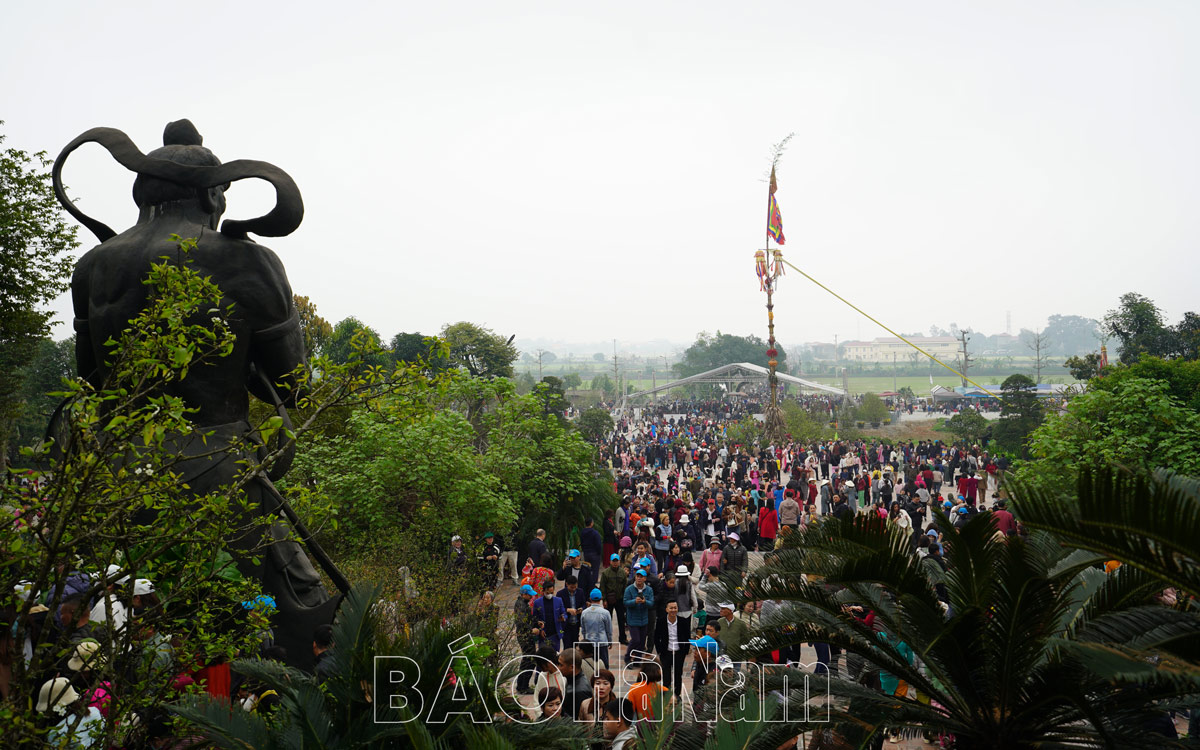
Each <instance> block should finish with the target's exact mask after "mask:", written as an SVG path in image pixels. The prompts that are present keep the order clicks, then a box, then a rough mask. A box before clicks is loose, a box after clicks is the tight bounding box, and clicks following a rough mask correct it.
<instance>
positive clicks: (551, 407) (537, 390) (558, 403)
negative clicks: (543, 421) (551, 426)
mask: <svg viewBox="0 0 1200 750" xmlns="http://www.w3.org/2000/svg"><path fill="white" fill-rule="evenodd" d="M533 393H534V395H535V396H537V398H538V400H539V401H541V402H542V408H543V409H544V410H545V411H546V413H547V414H553V415H555V416H557V417H559V418H560V419H561V418H564V417H565V412H566V411H567V406H568V404H567V395H566V394H567V389H566V387H565V386H564V384H563V381H562V380H561V379H559V378H556V377H555V376H553V375H547V376H546V377H544V378H542V381H541V382H540V383H538V384H537V386H535V387H534V389H533Z"/></svg>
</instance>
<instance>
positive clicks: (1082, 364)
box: [1063, 352, 1100, 381]
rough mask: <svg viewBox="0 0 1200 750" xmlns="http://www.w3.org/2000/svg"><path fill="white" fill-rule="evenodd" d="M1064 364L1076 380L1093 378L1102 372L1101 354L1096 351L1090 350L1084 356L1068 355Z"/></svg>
mask: <svg viewBox="0 0 1200 750" xmlns="http://www.w3.org/2000/svg"><path fill="white" fill-rule="evenodd" d="M1063 366H1064V367H1066V368H1067V369H1068V370H1069V371H1070V373H1071V377H1073V378H1075V379H1076V380H1084V381H1087V380H1091V379H1092V378H1094V377H1096V375H1097V374H1098V373H1099V372H1100V355H1099V354H1098V353H1096V352H1089V353H1087V354H1085V355H1083V356H1082V357H1067V358H1066V359H1065V360H1064V361H1063Z"/></svg>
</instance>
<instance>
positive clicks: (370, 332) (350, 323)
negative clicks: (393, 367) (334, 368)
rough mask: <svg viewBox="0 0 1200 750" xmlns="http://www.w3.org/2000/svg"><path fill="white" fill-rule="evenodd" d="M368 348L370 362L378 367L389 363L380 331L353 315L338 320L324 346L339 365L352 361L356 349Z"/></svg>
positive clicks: (332, 360)
mask: <svg viewBox="0 0 1200 750" xmlns="http://www.w3.org/2000/svg"><path fill="white" fill-rule="evenodd" d="M368 348H369V349H370V350H371V353H370V356H369V359H368V362H369V364H371V365H373V366H377V367H382V366H385V365H386V364H387V360H388V358H387V356H386V354H385V353H384V351H383V345H382V342H381V341H380V338H379V333H377V332H376V331H375V329H374V328H371V327H370V326H368V325H367V324H366V323H363V322H362V321H361V320H359V319H358V318H355V317H353V316H351V317H349V318H345V319H343V320H340V321H338V323H337V325H335V326H334V327H333V333H332V334H330V336H329V341H328V343H326V345H325V347H324V349H325V356H327V357H328V358H329V359H330V361H331V362H333V363H334V364H339V365H344V364H346V363H348V362H350V361H351V360H352V359H353V358H354V356H355V350H356V349H357V350H358V351H359V352H362V351H364V350H366V349H368Z"/></svg>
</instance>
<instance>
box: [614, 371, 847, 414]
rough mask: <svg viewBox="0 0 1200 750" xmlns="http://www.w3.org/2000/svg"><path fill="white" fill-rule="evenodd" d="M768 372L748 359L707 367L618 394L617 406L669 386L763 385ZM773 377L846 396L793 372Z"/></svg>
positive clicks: (734, 388) (663, 389) (731, 389)
mask: <svg viewBox="0 0 1200 750" xmlns="http://www.w3.org/2000/svg"><path fill="white" fill-rule="evenodd" d="M770 374H771V372H770V370H768V369H767V368H765V367H763V366H761V365H752V364H750V363H749V362H737V363H734V364H730V365H724V366H722V367H717V368H715V369H712V370H708V371H707V372H701V373H697V374H696V375H691V376H689V377H686V378H681V379H679V380H674V381H672V382H670V383H663V384H662V385H660V386H657V387H655V388H650V389H648V390H644V391H638V392H637V393H631V394H629V395H628V396H622V397H621V401H620V403H619V404H618V406H617V408H618V409H624V408H625V407H626V406H627V405H628V403H629V401H631V400H633V399H635V398H641V397H643V396H652V395H654V394H655V393H660V392H662V391H669V390H670V389H672V388H678V387H679V386H681V385H698V384H716V385H724V386H726V387H727V388H728V389H729V390H730V391H734V390H736V389H737V387H738V386H739V385H741V384H743V383H762V384H763V385H766V383H767V381H768V379H769V377H770ZM775 377H776V378H778V379H779V382H780V383H791V384H793V385H798V386H800V387H801V388H807V389H809V390H813V391H821V392H823V393H830V394H833V395H835V396H845V395H846V392H845V391H844V390H842V389H841V388H838V387H836V386H832V385H823V384H821V383H814V382H813V381H811V380H805V379H804V378H798V377H796V376H795V375H786V374H784V373H782V372H777V373H775Z"/></svg>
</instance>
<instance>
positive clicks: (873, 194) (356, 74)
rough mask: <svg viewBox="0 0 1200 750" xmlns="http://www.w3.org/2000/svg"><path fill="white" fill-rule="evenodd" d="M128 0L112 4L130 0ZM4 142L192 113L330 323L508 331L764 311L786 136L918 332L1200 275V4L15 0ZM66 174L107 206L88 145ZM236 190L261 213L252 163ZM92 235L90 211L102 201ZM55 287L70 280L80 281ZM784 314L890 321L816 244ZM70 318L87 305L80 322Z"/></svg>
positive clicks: (31, 144)
mask: <svg viewBox="0 0 1200 750" xmlns="http://www.w3.org/2000/svg"><path fill="white" fill-rule="evenodd" d="M117 8H119V10H117ZM4 16H5V21H4V23H5V26H6V27H7V28H8V30H9V33H8V34H6V41H5V44H4V45H3V46H0V74H2V76H3V77H2V80H3V81H4V83H3V93H2V94H0V119H4V120H6V125H5V126H4V128H3V132H4V133H5V134H6V135H7V136H8V145H11V146H17V147H21V148H26V149H30V150H38V149H46V150H48V151H50V152H51V153H52V154H56V153H57V152H58V151H59V150H60V149H61V148H62V146H63V145H64V144H66V142H67V141H69V140H70V139H71V138H73V137H74V136H76V135H78V134H79V133H81V132H82V131H84V130H86V129H88V128H90V127H94V126H98V125H106V126H111V127H116V128H120V129H122V130H124V131H126V132H127V133H128V134H129V135H130V136H131V137H132V138H133V139H134V141H135V142H136V143H137V144H138V145H139V146H140V147H141V148H142V149H143V151H149V150H150V149H152V148H155V147H157V146H158V145H160V144H161V140H160V139H161V133H162V128H163V126H164V125H165V124H166V123H167V122H168V121H170V120H174V119H178V118H181V117H187V118H190V119H191V120H192V121H193V122H194V123H195V124H196V125H197V127H198V128H199V129H200V131H201V133H203V134H204V136H205V145H206V146H208V147H209V148H211V149H212V150H213V151H214V152H215V153H216V154H217V155H218V156H219V157H220V158H221V159H222V160H225V161H229V160H233V159H238V158H250V159H261V160H265V161H270V162H272V163H274V164H276V165H278V166H279V167H282V168H283V169H284V170H286V171H288V172H289V173H290V174H291V175H292V176H293V177H294V178H295V180H296V182H297V183H298V184H299V185H300V188H301V190H302V192H303V193H304V198H305V205H306V215H305V220H304V223H303V224H302V225H301V227H300V228H299V230H297V232H296V233H294V234H293V235H292V236H291V237H287V238H282V239H266V240H264V243H265V244H268V245H269V246H271V247H272V248H274V249H275V250H276V251H277V252H278V253H279V255H280V256H281V257H282V258H283V261H284V263H285V264H286V266H287V269H288V273H289V276H290V278H291V282H292V286H293V288H294V289H295V291H296V292H297V293H299V294H304V295H308V296H309V297H311V298H312V299H313V300H314V301H315V302H316V304H317V306H318V309H319V311H320V313H321V314H322V315H324V316H325V317H326V318H327V319H329V320H330V321H331V322H336V321H338V320H340V319H341V318H343V317H345V316H348V315H355V316H357V317H359V318H361V319H363V320H364V321H366V322H367V323H369V324H370V325H372V326H374V327H375V328H376V329H377V330H378V331H379V332H380V333H381V334H382V335H383V336H384V338H385V339H387V338H388V337H390V336H391V335H392V334H394V333H396V332H398V331H421V332H423V333H435V332H437V330H438V329H440V328H441V326H442V325H443V324H445V323H448V322H454V321H458V320H471V321H475V322H479V323H483V324H486V325H488V326H490V327H492V328H493V329H495V330H496V331H497V332H500V333H503V334H505V335H510V334H517V337H518V344H520V343H521V342H522V340H525V341H528V340H530V339H534V338H542V339H562V340H570V341H580V342H582V341H607V340H611V339H613V338H617V339H620V340H622V341H629V342H633V341H646V340H651V339H665V340H670V341H676V342H682V343H685V344H686V343H687V342H690V341H691V340H692V339H693V338H694V336H695V334H696V333H697V332H698V331H701V330H705V331H714V330H716V329H718V328H719V329H721V330H723V331H725V332H729V333H738V334H745V333H751V332H755V333H760V334H761V335H764V336H765V327H766V323H765V313H764V311H763V308H762V303H763V299H762V295H761V294H760V293H759V292H758V285H757V280H756V279H755V276H754V273H753V252H754V250H755V249H756V248H759V247H761V246H762V242H763V233H764V228H763V224H764V219H765V200H766V185H765V182H764V181H763V178H764V176H765V172H766V169H767V166H768V154H769V148H770V146H771V144H772V143H774V142H776V141H779V140H780V139H781V138H783V137H784V136H785V135H787V134H788V133H789V132H793V131H794V132H795V133H796V136H795V138H794V139H793V141H792V145H791V147H790V148H789V149H788V151H787V153H786V154H785V156H784V160H783V163H782V167H781V169H780V172H779V192H778V194H777V197H778V199H779V203H780V207H781V209H782V212H783V220H784V229H785V232H786V235H787V240H788V241H787V244H786V246H785V251H786V253H787V257H788V258H789V259H790V260H791V261H792V262H794V263H796V264H797V265H799V266H800V267H802V268H804V269H805V270H806V271H808V272H809V273H811V274H812V275H813V276H815V277H816V278H818V279H821V280H822V281H824V282H825V283H826V284H828V285H830V286H832V287H833V288H834V289H836V290H838V291H840V292H841V293H843V294H844V295H845V296H847V297H848V298H850V299H852V300H854V301H856V302H857V303H858V304H859V305H860V306H862V307H864V308H865V309H867V310H868V311H869V312H872V313H875V314H877V316H878V317H880V318H882V319H884V320H885V321H887V322H889V323H890V324H891V325H893V326H894V327H895V328H897V329H899V330H905V331H913V330H926V329H928V327H929V325H930V324H931V323H937V324H939V325H943V326H945V325H947V324H949V323H950V322H951V321H955V322H957V323H958V324H959V325H961V326H963V327H967V326H970V327H973V328H975V329H977V330H982V331H984V332H986V333H996V332H1000V331H1002V330H1003V329H1004V326H1005V313H1006V311H1009V310H1011V311H1012V325H1013V331H1014V333H1015V332H1016V330H1017V329H1019V328H1022V327H1030V328H1033V327H1039V326H1043V325H1045V320H1046V316H1047V315H1050V314H1054V313H1064V314H1081V315H1088V316H1092V317H1099V316H1101V315H1103V313H1104V311H1105V310H1107V309H1108V308H1111V307H1113V306H1115V304H1116V301H1117V298H1118V297H1119V295H1121V294H1122V293H1124V292H1127V291H1137V292H1140V293H1143V294H1146V295H1147V296H1149V297H1151V298H1152V299H1154V300H1155V301H1156V302H1157V303H1158V304H1159V305H1160V306H1161V307H1162V308H1163V309H1164V311H1165V312H1166V314H1167V316H1168V318H1169V319H1170V320H1171V322H1174V321H1175V320H1177V319H1178V318H1179V316H1180V315H1181V314H1182V313H1183V312H1184V311H1185V310H1194V309H1196V308H1197V307H1200V305H1198V304H1197V302H1196V299H1197V296H1196V293H1195V287H1196V280H1197V278H1198V275H1200V274H1198V273H1197V272H1198V271H1200V260H1198V259H1197V257H1198V256H1197V250H1198V243H1197V238H1198V235H1200V223H1198V222H1197V221H1196V220H1195V217H1196V210H1197V209H1196V207H1197V206H1198V205H1200V169H1198V167H1200V158H1198V156H1200V146H1198V138H1197V134H1198V133H1200V47H1197V45H1196V44H1195V40H1196V39H1197V37H1198V33H1200V3H1195V2H1157V1H1152V2H1147V1H1145V0H1142V1H1138V2H1100V1H1097V0H1087V1H1086V2H1066V1H1062V2H1060V1H1056V2H1044V0H1043V1H1040V2H1004V3H979V2H971V3H963V2H959V1H955V2H919V1H918V2H907V3H897V2H842V3H829V2H796V1H788V2H763V3H729V2H688V3H682V2H656V3H568V2H562V1H561V0H557V1H556V2H545V3H543V2H519V3H500V2H471V1H463V2H455V3H427V2H425V3H415V2H408V1H403V0H402V1H401V2H396V3H354V2H347V3H327V2H324V3H315V2H288V3H260V2H245V0H242V1H241V2H212V3H206V4H203V5H196V4H184V3H165V2H121V3H95V2H76V1H67V0H58V1H56V2H44V3H19V4H13V5H12V7H10V8H8V9H6V12H5V14H4ZM66 180H67V182H68V184H69V185H70V188H71V193H72V194H73V195H74V196H75V197H76V198H77V199H78V201H79V203H80V205H81V206H82V207H84V208H85V210H87V211H88V212H89V213H91V214H92V215H94V216H96V217H97V218H100V219H101V220H103V221H105V222H106V223H108V224H110V225H111V226H113V227H114V228H115V229H117V230H118V231H120V230H122V229H124V228H127V227H128V226H129V225H130V224H131V223H132V222H133V221H134V219H135V217H136V213H135V210H134V206H133V202H132V200H131V198H130V194H129V189H130V186H131V185H132V175H131V174H129V173H126V172H125V171H124V170H123V169H122V168H121V167H119V166H117V165H116V164H115V163H114V162H113V161H112V160H111V158H110V157H108V155H107V154H106V153H104V152H103V151H102V150H101V149H100V148H99V147H97V146H88V147H84V148H83V149H81V150H80V151H77V152H76V153H75V154H74V155H73V156H72V159H71V161H70V162H69V163H68V165H67V173H66ZM228 197H229V205H230V209H229V211H228V213H227V214H226V218H247V217H250V216H257V215H259V214H261V213H263V212H264V211H265V210H266V209H267V208H268V207H269V205H270V203H271V200H272V198H273V195H272V193H271V191H270V188H269V186H266V185H265V183H262V184H257V185H251V184H249V183H247V182H242V183H238V184H237V185H236V186H235V187H234V188H233V189H232V190H231V191H230V193H229V196H228ZM80 237H81V239H83V241H84V246H85V248H86V247H90V246H91V245H92V244H94V238H93V237H92V236H91V235H89V234H86V232H84V231H82V230H81V234H80ZM59 307H60V309H62V310H64V311H65V310H66V309H67V305H66V304H65V302H63V303H62V304H60V305H59ZM776 312H777V322H778V332H779V336H780V339H781V340H782V341H783V342H784V343H785V344H789V343H792V342H800V341H811V340H832V338H833V335H834V334H835V333H836V334H838V335H839V337H840V338H841V339H843V340H845V339H847V338H854V337H863V338H870V337H873V336H876V335H886V334H885V333H884V332H883V331H881V330H879V329H877V328H876V327H875V326H874V325H873V324H872V323H870V322H869V321H865V320H863V321H860V320H859V318H858V316H857V315H856V314H855V313H853V312H852V311H850V310H848V309H847V308H845V307H843V306H842V305H841V303H839V302H837V301H836V300H834V299H833V298H832V297H829V296H828V295H827V294H826V293H825V292H823V291H821V290H820V289H818V288H817V287H815V286H813V285H812V284H811V283H810V282H808V281H806V280H804V279H803V278H801V277H799V276H793V275H790V276H788V277H786V278H785V279H784V280H783V284H782V287H781V291H780V293H779V295H778V296H777V305H776ZM56 333H57V335H59V336H64V335H66V334H67V330H66V327H65V326H60V327H59V329H58V330H57V332H56Z"/></svg>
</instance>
